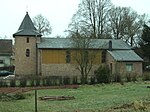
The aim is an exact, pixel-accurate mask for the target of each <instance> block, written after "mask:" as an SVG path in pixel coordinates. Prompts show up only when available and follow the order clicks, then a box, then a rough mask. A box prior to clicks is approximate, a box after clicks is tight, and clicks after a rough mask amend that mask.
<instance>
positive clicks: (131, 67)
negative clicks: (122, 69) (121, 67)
mask: <svg viewBox="0 0 150 112" xmlns="http://www.w3.org/2000/svg"><path fill="white" fill-rule="evenodd" d="M132 70H133V64H126V71H127V72H132Z"/></svg>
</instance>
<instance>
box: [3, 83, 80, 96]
mask: <svg viewBox="0 0 150 112" xmlns="http://www.w3.org/2000/svg"><path fill="white" fill-rule="evenodd" d="M77 88H79V85H64V86H47V87H1V88H0V93H7V94H9V93H24V92H28V91H31V90H35V89H37V90H41V89H77Z"/></svg>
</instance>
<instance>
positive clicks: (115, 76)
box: [114, 73, 122, 82]
mask: <svg viewBox="0 0 150 112" xmlns="http://www.w3.org/2000/svg"><path fill="white" fill-rule="evenodd" d="M114 82H122V77H121V75H120V74H119V73H115V74H114Z"/></svg>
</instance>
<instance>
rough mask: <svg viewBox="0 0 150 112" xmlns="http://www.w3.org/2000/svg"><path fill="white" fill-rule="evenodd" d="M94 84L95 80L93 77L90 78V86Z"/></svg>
mask: <svg viewBox="0 0 150 112" xmlns="http://www.w3.org/2000/svg"><path fill="white" fill-rule="evenodd" d="M95 83H96V78H95V77H92V76H91V77H90V84H95Z"/></svg>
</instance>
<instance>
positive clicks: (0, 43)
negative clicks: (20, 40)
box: [0, 39, 12, 55]
mask: <svg viewBox="0 0 150 112" xmlns="http://www.w3.org/2000/svg"><path fill="white" fill-rule="evenodd" d="M11 54H12V40H6V39H0V55H11Z"/></svg>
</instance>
